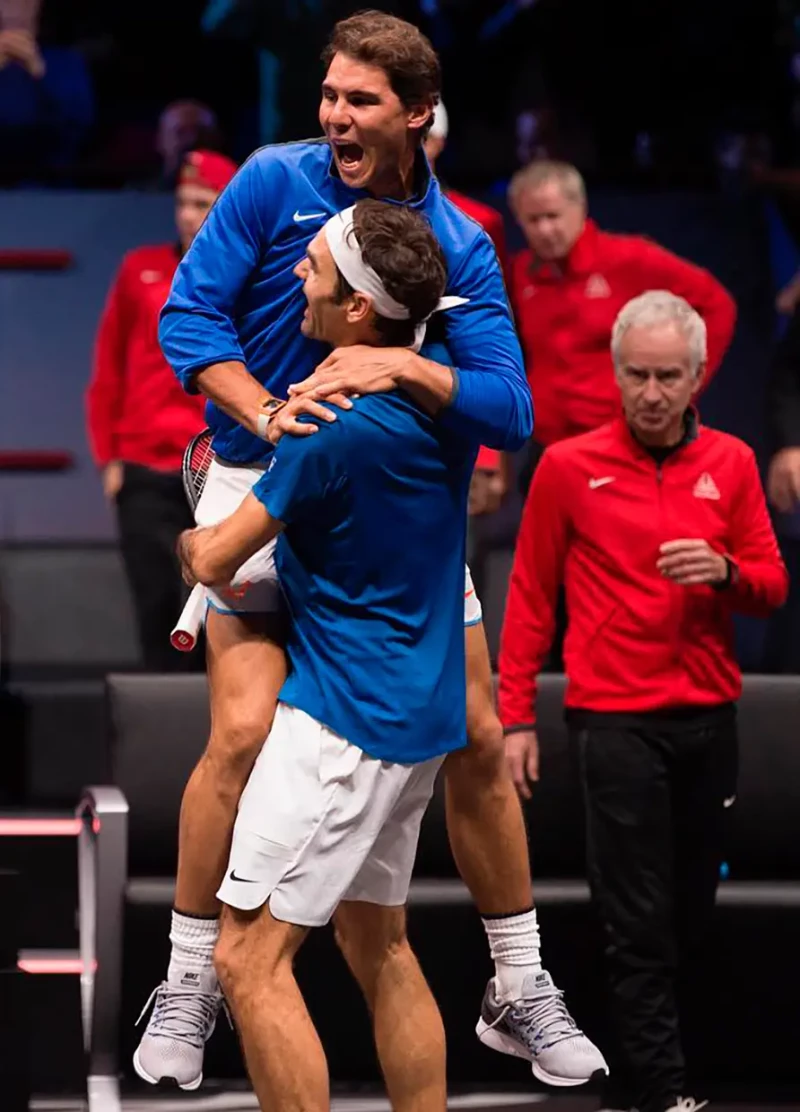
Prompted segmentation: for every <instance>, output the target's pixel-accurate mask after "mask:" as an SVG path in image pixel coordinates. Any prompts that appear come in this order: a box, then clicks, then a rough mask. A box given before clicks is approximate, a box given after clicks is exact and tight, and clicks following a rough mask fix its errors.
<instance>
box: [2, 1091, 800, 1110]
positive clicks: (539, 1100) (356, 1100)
mask: <svg viewBox="0 0 800 1112" xmlns="http://www.w3.org/2000/svg"><path fill="white" fill-rule="evenodd" d="M0 1107H2V1100H0ZM449 1108H450V1109H452V1110H453V1112H459V1110H464V1112H505V1110H506V1109H508V1110H514V1112H597V1108H598V1101H597V1098H596V1097H589V1098H587V1097H575V1096H560V1095H559V1096H553V1097H548V1096H540V1095H533V1096H532V1095H531V1094H530V1093H528V1094H526V1093H469V1094H462V1095H458V1096H454V1097H453V1098H452V1100H451V1102H450V1103H449ZM257 1109H258V1105H257V1104H256V1101H255V1098H254V1097H253V1096H252V1094H249V1093H241V1092H239V1093H224V1092H216V1093H215V1092H210V1093H206V1094H204V1095H189V1094H187V1095H180V1096H149V1095H138V1094H137V1095H136V1096H133V1095H131V1096H129V1097H127V1098H126V1099H125V1101H124V1105H123V1112H257ZM765 1109H775V1110H777V1109H781V1110H782V1112H800V1103H798V1102H796V1101H795V1102H791V1103H787V1102H778V1103H773V1102H765V1101H760V1102H757V1103H752V1102H751V1103H747V1104H744V1103H738V1102H734V1103H717V1102H716V1101H715V1102H713V1103H712V1104H711V1105H710V1106H709V1112H764V1110H765ZM31 1110H32V1112H82V1110H81V1104H80V1102H76V1101H74V1100H56V1099H53V1098H47V1099H41V1100H39V1099H36V1100H34V1101H33V1102H32V1104H31ZM331 1112H390V1108H389V1104H388V1102H387V1101H386V1100H384V1099H382V1098H380V1097H364V1096H352V1097H351V1096H337V1097H334V1099H333V1101H332V1104H331Z"/></svg>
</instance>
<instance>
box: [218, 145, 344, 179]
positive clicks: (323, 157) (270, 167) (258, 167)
mask: <svg viewBox="0 0 800 1112" xmlns="http://www.w3.org/2000/svg"><path fill="white" fill-rule="evenodd" d="M329 163H330V148H329V147H328V143H327V141H326V140H325V139H324V138H320V139H299V140H295V141H293V142H291V143H267V144H266V145H265V146H263V147H259V148H258V149H257V150H255V151H253V153H252V154H251V155H250V157H249V158H248V159H247V161H246V162H245V163H244V165H243V166H242V168H241V170H240V171H239V172H240V173H246V174H248V175H250V176H256V177H259V176H264V177H272V176H274V175H275V174H276V173H283V174H286V175H287V176H292V175H302V176H306V177H316V176H318V175H321V174H327V172H328V167H329Z"/></svg>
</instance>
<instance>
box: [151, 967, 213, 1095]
mask: <svg viewBox="0 0 800 1112" xmlns="http://www.w3.org/2000/svg"><path fill="white" fill-rule="evenodd" d="M153 1001H155V1003H153ZM151 1003H152V1004H153V1014H152V1015H151V1016H150V1022H149V1023H148V1024H147V1028H146V1030H145V1032H144V1034H143V1035H142V1038H141V1041H140V1043H139V1045H138V1047H137V1048H136V1051H135V1052H134V1055H133V1068H134V1069H135V1070H136V1072H137V1074H138V1075H139V1077H141V1079H142V1080H143V1081H147V1082H148V1083H149V1084H150V1085H158V1084H159V1082H162V1081H165V1082H169V1081H172V1082H173V1083H175V1084H177V1085H178V1087H179V1088H181V1089H185V1090H186V1091H187V1092H191V1091H193V1090H194V1089H198V1088H199V1087H200V1084H201V1082H202V1080H203V1053H204V1051H205V1045H206V1043H207V1042H208V1040H209V1039H210V1038H211V1035H212V1032H213V1030H214V1027H215V1026H216V1023H217V1014H218V1013H219V1009H220V1006H221V1005H222V993H221V992H220V991H219V990H218V989H217V991H215V992H201V991H200V990H199V989H198V988H191V987H190V988H183V987H182V986H180V985H171V984H169V983H168V982H167V981H162V982H161V984H160V985H159V986H158V988H156V989H154V990H153V992H152V993H151V995H150V999H149V1000H148V1001H147V1003H146V1004H145V1006H144V1008H143V1009H142V1014H141V1015H140V1016H139V1018H138V1019H137V1021H136V1022H137V1024H139V1023H141V1021H142V1019H143V1018H144V1015H145V1013H146V1012H147V1009H148V1008H149V1007H150V1005H151Z"/></svg>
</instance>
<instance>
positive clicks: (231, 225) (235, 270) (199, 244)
mask: <svg viewBox="0 0 800 1112" xmlns="http://www.w3.org/2000/svg"><path fill="white" fill-rule="evenodd" d="M282 192H283V193H284V195H285V182H284V169H283V167H282V165H281V163H280V161H279V160H278V159H277V158H276V157H275V155H274V153H273V152H272V151H269V150H267V151H259V152H256V154H254V155H252V156H251V157H250V158H249V159H248V161H247V162H246V163H245V164H244V166H242V168H241V169H240V170H239V172H238V173H237V174H236V176H235V177H234V179H233V180H232V181H231V183H230V184H229V185H228V186H227V188H226V189H225V190H224V191H223V192H222V194H221V195H220V196H219V198H218V199H217V201H216V203H215V204H214V207H213V208H212V210H211V212H210V213H209V214H208V217H207V218H206V220H205V222H204V224H203V226H202V228H201V229H200V231H199V232H198V233H197V235H196V236H195V239H194V242H193V243H192V245H191V247H190V248H189V250H188V251H187V252H186V254H185V255H184V257H183V259H182V260H181V262H180V265H179V267H178V270H177V272H176V274H175V278H174V279H173V282H172V289H171V290H170V294H169V297H168V298H167V303H166V304H165V306H164V308H163V309H162V310H161V318H160V322H159V330H158V338H159V341H160V343H161V349H162V351H163V352H164V356H165V358H166V360H167V362H168V363H169V364H170V366H171V367H172V369H173V370H174V372H175V374H176V375H177V376H178V378H179V379H180V380H181V383H182V384H183V387H184V389H185V390H187V391H188V392H189V393H197V387H196V386H195V385H194V381H193V380H194V376H195V375H196V374H197V372H198V371H201V370H203V368H204V367H210V366H211V365H212V364H213V363H224V362H227V361H229V360H238V361H240V362H242V363H243V362H244V355H243V354H242V348H241V345H240V344H239V338H238V335H237V331H236V327H235V324H234V319H233V318H234V313H235V309H236V302H237V299H238V297H239V294H240V293H241V291H242V289H243V288H244V286H245V284H246V283H247V281H248V279H249V278H250V275H251V274H252V272H253V270H254V269H255V267H256V265H257V263H258V261H259V259H260V257H261V255H262V253H263V252H264V251H265V250H266V249H267V248H268V247H269V246H270V244H271V242H272V240H273V238H274V235H275V231H276V226H277V222H278V219H279V214H280V211H281V208H282V204H281V193H282Z"/></svg>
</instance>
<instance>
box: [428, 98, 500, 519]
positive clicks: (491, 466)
mask: <svg viewBox="0 0 800 1112" xmlns="http://www.w3.org/2000/svg"><path fill="white" fill-rule="evenodd" d="M448 130H449V120H448V116H447V109H446V108H445V106H444V104H442V103H441V102H440V103H439V104H437V105H436V108H435V110H434V113H433V124H432V126H431V129H430V131H429V132H428V136H427V138H426V139H425V154H426V155H427V158H428V162H429V163H430V166H431V170H433V171H434V173H435V172H436V162H437V160H438V158H439V156H440V155H441V153H442V151H443V150H444V148H445V146H446V145H447V133H448ZM442 191H443V193H444V194H445V196H446V197H448V198H449V199H450V200H451V201H452V202H453V204H454V205H457V206H458V207H459V208H460V209H461V211H462V212H465V213H466V214H467V216H471V217H472V219H473V220H475V221H476V222H477V223H478V224H480V225H481V227H482V228H483V229H484V231H485V232H486V233H487V235H488V236H489V237H490V238H491V240H492V243H494V246H495V250H496V251H497V257H498V259H499V260H500V266H501V267H502V268H503V273H504V274H505V273H506V266H507V263H508V253H507V251H506V235H505V229H504V227H503V217H502V216H501V214H500V213H499V212H498V211H497V209H493V208H491V207H490V206H489V205H484V204H483V203H482V202H481V201H476V200H474V199H473V198H472V197H467V196H465V195H464V194H463V193H457V192H456V191H455V190H454V189H450V188H449V187H447V186H445V185H444V183H442ZM509 474H510V464H509V462H508V460H507V459H506V457H505V456H504V455H503V454H502V453H501V452H495V451H493V450H492V449H491V448H481V450H480V453H479V454H478V459H477V462H476V464H475V474H474V475H473V476H472V484H471V486H470V492H469V514H470V517H477V516H480V515H481V514H488V513H494V511H495V510H497V509H499V507H500V504H501V502H502V501H503V498H504V497H505V495H506V493H507V491H508V486H509Z"/></svg>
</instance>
